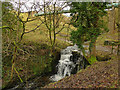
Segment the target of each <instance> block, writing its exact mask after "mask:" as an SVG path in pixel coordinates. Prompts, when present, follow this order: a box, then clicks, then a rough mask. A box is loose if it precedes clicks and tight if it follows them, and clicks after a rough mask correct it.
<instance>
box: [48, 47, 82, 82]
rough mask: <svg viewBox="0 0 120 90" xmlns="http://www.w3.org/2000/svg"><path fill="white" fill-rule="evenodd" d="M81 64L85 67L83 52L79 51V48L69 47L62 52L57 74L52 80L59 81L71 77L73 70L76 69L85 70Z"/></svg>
mask: <svg viewBox="0 0 120 90" xmlns="http://www.w3.org/2000/svg"><path fill="white" fill-rule="evenodd" d="M78 53H79V55H78ZM81 63H82V64H83V65H84V62H83V56H82V52H81V51H80V50H79V48H78V46H77V45H74V46H68V47H67V48H65V49H63V50H62V51H61V57H60V60H59V63H58V65H57V66H56V67H57V69H58V71H57V74H55V75H52V76H51V77H50V80H51V81H58V80H60V79H62V78H64V77H65V76H70V75H71V72H72V70H73V69H75V68H76V69H77V70H79V69H80V68H83V66H82V65H81V66H80V64H81Z"/></svg>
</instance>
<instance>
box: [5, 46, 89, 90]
mask: <svg viewBox="0 0 120 90" xmlns="http://www.w3.org/2000/svg"><path fill="white" fill-rule="evenodd" d="M84 47H88V45H84ZM86 53H87V54H88V53H89V52H88V50H86ZM87 54H86V55H87ZM87 65H89V63H88V62H87V60H85V58H84V57H83V54H82V52H81V51H80V50H79V48H78V46H77V45H74V46H68V47H67V48H65V49H63V50H61V57H60V60H59V62H58V65H57V66H56V68H57V73H56V74H54V75H51V74H47V75H42V76H41V75H40V76H36V77H35V78H31V79H29V80H28V81H27V82H24V83H13V84H15V85H14V86H13V85H12V86H9V87H7V88H4V89H3V90H16V89H28V90H31V89H39V88H41V87H44V86H45V85H47V84H49V83H51V82H56V81H59V80H60V79H62V78H64V77H66V76H70V75H71V74H75V73H77V71H79V70H80V69H84V68H86V66H87Z"/></svg>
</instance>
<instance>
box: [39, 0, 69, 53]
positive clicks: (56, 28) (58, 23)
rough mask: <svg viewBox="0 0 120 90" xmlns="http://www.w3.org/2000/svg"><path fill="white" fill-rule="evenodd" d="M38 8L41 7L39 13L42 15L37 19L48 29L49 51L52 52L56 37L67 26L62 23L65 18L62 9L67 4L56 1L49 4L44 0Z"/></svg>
mask: <svg viewBox="0 0 120 90" xmlns="http://www.w3.org/2000/svg"><path fill="white" fill-rule="evenodd" d="M39 6H41V7H40V8H41V9H40V11H39V12H41V13H43V14H42V15H41V14H40V15H38V16H39V19H40V20H41V21H42V22H44V24H45V26H46V27H47V29H48V32H49V39H50V44H51V50H54V46H55V43H56V35H57V34H59V33H60V32H61V31H62V30H63V29H64V28H65V27H66V24H68V23H66V22H65V21H63V19H65V18H64V16H63V12H62V11H63V10H64V8H65V7H67V6H68V4H67V3H66V2H63V3H60V2H56V1H54V2H49V1H45V0H44V2H43V4H42V5H39ZM67 13H68V12H67ZM51 53H52V51H51Z"/></svg>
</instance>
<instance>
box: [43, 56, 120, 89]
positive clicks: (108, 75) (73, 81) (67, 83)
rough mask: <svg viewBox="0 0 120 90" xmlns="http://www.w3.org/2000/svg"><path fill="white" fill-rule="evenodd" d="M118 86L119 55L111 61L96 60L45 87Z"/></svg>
mask: <svg viewBox="0 0 120 90" xmlns="http://www.w3.org/2000/svg"><path fill="white" fill-rule="evenodd" d="M100 87H101V88H118V60H117V56H115V57H114V58H113V59H111V60H109V61H104V62H96V63H94V64H93V65H91V66H89V67H87V68H86V69H85V70H81V71H79V72H78V73H77V74H75V75H71V76H70V77H66V78H64V79H62V80H60V81H58V82H55V83H51V84H49V85H46V86H45V87H44V88H100Z"/></svg>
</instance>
